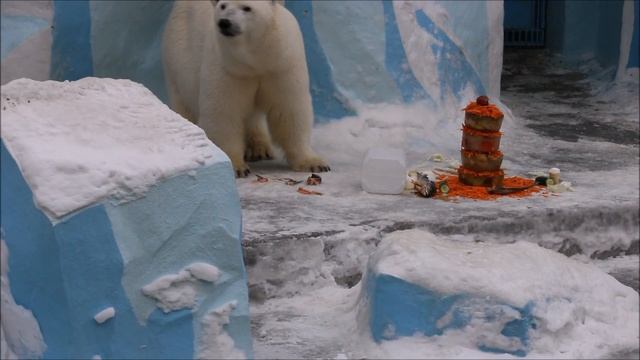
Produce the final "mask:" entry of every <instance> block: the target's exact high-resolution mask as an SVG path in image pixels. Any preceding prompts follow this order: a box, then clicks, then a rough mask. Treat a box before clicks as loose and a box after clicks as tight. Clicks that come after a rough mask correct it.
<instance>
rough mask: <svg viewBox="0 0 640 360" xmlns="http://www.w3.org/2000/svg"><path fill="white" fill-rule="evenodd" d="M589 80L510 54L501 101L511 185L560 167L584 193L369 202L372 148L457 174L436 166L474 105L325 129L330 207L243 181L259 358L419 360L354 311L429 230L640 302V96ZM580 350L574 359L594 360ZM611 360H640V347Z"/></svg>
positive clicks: (367, 115) (384, 114)
mask: <svg viewBox="0 0 640 360" xmlns="http://www.w3.org/2000/svg"><path fill="white" fill-rule="evenodd" d="M581 70H582V71H573V70H570V69H569V68H567V67H564V66H563V65H562V64H561V63H560V62H558V61H557V59H551V58H549V57H547V56H546V54H545V53H544V52H541V51H524V52H523V51H515V52H507V53H506V54H505V71H504V73H503V92H502V98H501V100H502V103H503V105H504V106H506V107H508V108H509V109H511V110H512V111H513V114H510V113H508V112H507V114H506V115H507V117H506V118H505V122H504V125H503V132H504V136H503V140H502V144H501V150H502V152H503V153H504V154H505V162H504V164H503V167H504V168H505V170H506V172H507V175H524V176H527V175H529V174H533V173H540V172H545V171H546V170H547V169H548V168H550V167H558V168H560V169H561V171H562V175H561V176H562V178H563V179H564V180H568V181H570V182H572V184H573V187H574V188H575V192H569V193H562V194H559V195H557V196H549V197H542V196H533V197H531V198H526V199H521V200H518V199H510V198H505V199H500V200H498V201H496V202H477V201H468V200H459V201H439V200H433V199H423V198H417V197H415V196H414V195H412V194H409V193H406V194H402V195H398V196H389V195H386V196H383V195H371V194H367V193H364V192H363V191H362V190H361V188H360V182H359V181H360V180H359V170H360V162H361V161H362V157H363V154H364V152H365V151H366V150H367V148H368V147H370V146H374V145H391V146H399V147H403V148H404V149H405V150H406V151H407V154H408V160H409V161H408V162H409V164H412V165H414V166H419V167H423V168H424V167H426V168H431V169H433V168H445V167H446V166H447V163H434V162H429V161H427V160H428V158H429V156H430V155H432V154H434V153H441V154H443V155H444V156H445V157H447V158H450V159H458V158H459V145H460V137H461V134H460V131H459V127H460V123H461V122H462V112H460V111H459V110H457V109H461V108H462V107H463V106H464V105H465V103H466V101H468V100H470V99H464V100H463V101H462V102H461V103H460V104H455V106H452V107H451V108H450V109H449V110H443V111H442V112H439V113H437V114H434V113H433V112H430V111H428V110H427V109H425V108H422V107H421V106H420V105H415V106H412V107H403V106H395V105H379V106H364V107H362V108H361V109H360V111H359V114H360V115H359V116H358V117H354V118H351V119H346V120H344V121H341V122H339V123H331V124H328V125H323V126H320V127H318V128H316V129H315V130H314V143H315V147H316V150H317V151H318V152H320V153H321V154H322V155H324V156H326V157H327V160H328V161H329V162H330V164H331V168H332V172H330V173H327V174H322V177H323V182H322V184H321V185H320V186H316V187H313V188H312V189H313V190H317V191H320V192H322V193H323V195H322V196H315V195H302V194H299V193H297V192H296V188H297V186H287V185H285V184H284V183H281V182H277V181H269V182H267V183H257V182H255V177H253V178H252V177H250V178H248V179H241V180H238V186H239V191H240V194H241V199H242V207H243V217H244V219H243V221H244V244H243V245H244V250H245V261H246V264H247V270H248V274H249V281H250V293H251V299H252V303H251V309H252V321H253V331H254V338H255V340H254V347H255V355H256V357H258V358H319V357H322V358H365V357H366V358H390V357H404V358H406V357H410V356H412V354H413V356H417V357H420V356H419V355H417V354H419V351H418V350H419V349H418V347H419V346H421V345H420V344H417V343H415V342H411V341H409V342H406V343H404V342H399V343H397V345H396V347H395V348H388V347H387V348H383V347H379V346H372V345H371V344H365V343H362V342H359V341H358V339H359V338H357V337H355V332H356V323H355V320H354V316H353V314H354V311H355V308H354V306H355V303H356V300H357V296H358V293H359V281H360V279H361V276H362V272H363V270H364V268H365V264H366V261H367V258H368V255H369V254H370V253H371V252H372V251H373V250H374V249H375V248H376V247H377V245H378V243H379V242H380V239H381V238H382V237H383V236H384V235H385V234H388V233H391V232H395V231H398V230H404V229H411V228H423V229H426V230H429V231H431V232H433V233H435V234H437V235H439V236H441V237H442V238H445V239H446V238H449V239H452V240H460V241H485V242H495V243H511V242H514V241H516V240H525V241H531V242H535V243H538V244H540V245H541V246H544V247H546V248H549V249H553V250H556V251H559V252H561V253H563V254H565V255H567V256H571V257H572V258H575V259H577V260H579V261H582V262H588V263H593V264H595V265H596V266H598V267H600V268H601V269H603V270H604V271H606V272H608V273H610V274H611V275H613V276H614V277H616V278H617V279H618V280H619V281H621V282H623V283H624V284H626V285H628V286H631V287H633V288H634V289H636V291H637V290H638V268H639V261H638V241H639V235H638V231H639V225H638V220H639V216H638V205H639V200H638V198H639V190H638V188H639V180H638V170H639V169H638V156H639V146H638V84H637V82H636V83H631V84H625V83H623V84H617V85H615V86H608V85H605V84H607V82H606V81H603V80H602V78H599V77H587V76H586V75H585V73H586V72H587V71H590V73H598V74H600V75H601V76H602V77H603V78H604V77H605V76H606V75H610V74H611V73H610V72H609V73H607V72H602V71H600V70H599V69H589V68H583V69H581ZM492 100H495V99H492ZM504 106H502V105H501V107H502V108H503V109H505V107H504ZM451 109H454V110H451ZM420 164H422V165H420ZM252 169H253V172H254V173H258V174H260V175H263V176H268V177H269V178H272V179H273V178H279V177H290V178H295V179H300V180H302V179H305V178H306V176H308V174H301V173H293V172H290V171H288V170H287V168H286V166H285V164H284V162H282V161H274V162H262V163H254V164H252ZM307 188H311V187H309V186H307ZM630 321H637V319H630ZM585 341H587V340H586V339H585ZM425 346H426V345H425ZM579 346H580V344H579V343H577V344H576V348H575V349H570V350H569V353H568V354H569V355H568V356H569V357H571V355H573V356H582V357H586V356H588V354H581V353H580V351H579ZM414 350H415V351H414ZM432 350H433V352H431V353H430V355H429V356H433V357H441V358H443V357H444V358H447V357H474V358H478V357H487V356H498V355H491V354H487V353H479V354H478V353H477V352H473V351H466V352H465V351H460V349H457V350H456V349H451V348H447V347H446V346H445V347H434V348H432ZM423 356H424V354H423ZM607 356H608V357H611V358H621V357H636V358H637V357H638V348H630V349H623V350H622V351H619V350H611V353H610V354H608V355H607Z"/></svg>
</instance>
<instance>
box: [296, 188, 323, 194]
mask: <svg viewBox="0 0 640 360" xmlns="http://www.w3.org/2000/svg"><path fill="white" fill-rule="evenodd" d="M298 192H299V193H300V194H304V195H322V193H321V192H318V191H313V190H309V189H305V188H303V187H302V186H301V187H299V188H298Z"/></svg>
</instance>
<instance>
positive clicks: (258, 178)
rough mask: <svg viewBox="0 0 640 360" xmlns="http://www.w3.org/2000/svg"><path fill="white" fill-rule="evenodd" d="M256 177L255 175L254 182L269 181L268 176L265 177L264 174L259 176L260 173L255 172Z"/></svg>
mask: <svg viewBox="0 0 640 360" xmlns="http://www.w3.org/2000/svg"><path fill="white" fill-rule="evenodd" d="M256 177H257V179H256V182H259V183H266V182H269V178H267V177H265V176H261V175H258V174H256Z"/></svg>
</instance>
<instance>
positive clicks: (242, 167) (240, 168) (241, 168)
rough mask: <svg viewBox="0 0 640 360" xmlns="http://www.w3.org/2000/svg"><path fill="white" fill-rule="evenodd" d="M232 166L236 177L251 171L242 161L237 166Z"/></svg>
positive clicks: (244, 175) (241, 176)
mask: <svg viewBox="0 0 640 360" xmlns="http://www.w3.org/2000/svg"><path fill="white" fill-rule="evenodd" d="M233 168H234V170H235V171H236V177H238V178H244V177H247V176H248V175H249V174H250V173H251V169H249V166H247V164H245V163H244V162H243V163H242V164H240V165H238V166H236V165H234V166H233Z"/></svg>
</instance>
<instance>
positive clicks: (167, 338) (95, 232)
mask: <svg viewBox="0 0 640 360" xmlns="http://www.w3.org/2000/svg"><path fill="white" fill-rule="evenodd" d="M1 156H2V163H1V164H2V179H1V180H2V186H1V195H2V196H1V199H2V203H1V205H2V207H1V211H2V212H1V219H2V229H3V232H4V235H3V239H4V241H5V242H6V246H7V248H8V250H9V251H8V253H9V255H8V261H9V264H8V265H9V266H8V269H7V271H8V272H7V274H8V275H7V276H8V278H7V281H9V280H10V282H8V283H10V293H11V294H12V296H13V298H14V299H15V304H16V305H17V306H21V307H23V308H20V309H19V310H20V311H19V313H20V314H23V313H24V314H27V315H28V312H29V311H30V312H31V313H32V314H33V317H34V318H35V320H36V321H37V325H38V326H35V328H36V331H35V332H37V330H38V329H37V328H38V327H39V331H40V332H41V338H42V339H43V341H44V344H39V343H38V342H35V341H34V343H35V345H33V346H32V347H33V348H34V349H31V350H29V349H23V348H24V346H22V347H21V348H19V349H13V353H14V354H16V355H17V356H21V354H26V356H27V357H34V356H41V357H44V358H91V357H93V356H96V355H97V356H100V357H103V358H194V357H211V356H212V354H215V356H216V357H225V358H230V357H251V356H252V347H251V336H250V324H249V310H248V292H247V285H246V274H245V270H244V265H243V261H242V254H241V246H240V239H241V211H240V203H239V198H238V194H237V192H236V186H235V179H234V174H233V170H232V167H231V163H230V161H229V159H228V158H227V156H226V155H225V154H224V153H223V152H222V151H221V150H220V149H218V148H217V147H216V146H215V145H214V144H213V143H211V142H210V141H209V140H208V139H207V137H206V136H205V134H204V132H203V131H202V130H200V129H199V128H198V127H197V126H195V125H193V124H191V123H189V122H188V121H187V120H185V119H183V118H182V117H180V116H179V115H177V114H175V113H174V112H172V111H171V110H170V109H169V108H167V107H166V106H165V105H164V104H162V103H161V102H160V101H159V100H158V99H157V98H156V97H155V96H154V95H153V94H152V93H151V92H150V91H149V90H147V89H146V88H144V87H143V86H142V85H139V84H136V83H133V82H131V81H127V80H112V79H97V78H85V79H82V80H79V81H76V82H55V81H46V82H37V81H32V80H27V79H19V80H15V81H13V82H11V83H9V84H7V85H5V86H2V145H1ZM3 256H5V254H3ZM3 266H4V264H3ZM4 274H5V272H4V271H3V291H4V284H5V281H4ZM3 298H4V296H3ZM12 306H13V305H12ZM14 307H15V306H14ZM3 314H4V303H3ZM24 317H25V318H28V316H26V315H25V316H24ZM9 320H10V319H8V320H7V319H5V317H4V316H3V317H2V329H3V344H4V343H5V338H6V342H7V343H8V345H11V341H10V340H11V339H13V338H15V336H12V334H11V332H12V331H13V329H14V328H15V327H13V326H12V324H10V323H7V321H9ZM31 328H34V326H31ZM34 338H36V339H38V336H37V334H36V336H35V337H34ZM22 356H25V355H22Z"/></svg>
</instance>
